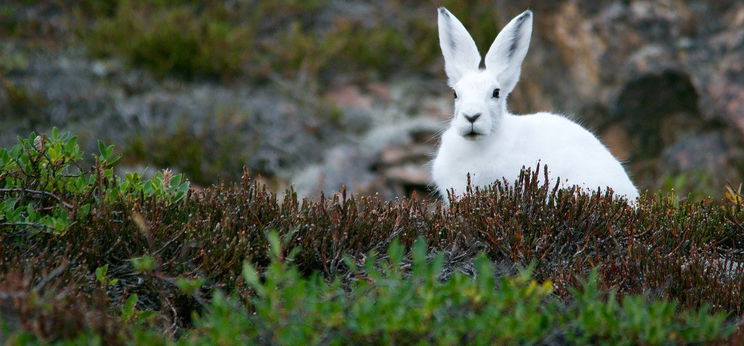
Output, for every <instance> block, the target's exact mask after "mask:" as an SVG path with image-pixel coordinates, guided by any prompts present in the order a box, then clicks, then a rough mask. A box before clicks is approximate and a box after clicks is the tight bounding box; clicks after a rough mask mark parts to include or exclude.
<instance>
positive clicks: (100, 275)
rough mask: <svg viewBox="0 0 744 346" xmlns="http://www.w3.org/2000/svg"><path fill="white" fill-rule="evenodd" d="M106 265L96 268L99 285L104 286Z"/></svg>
mask: <svg viewBox="0 0 744 346" xmlns="http://www.w3.org/2000/svg"><path fill="white" fill-rule="evenodd" d="M108 267H109V265H108V263H107V264H105V265H103V266H100V267H98V268H96V279H97V280H98V282H99V283H101V284H104V285H105V284H106V272H108Z"/></svg>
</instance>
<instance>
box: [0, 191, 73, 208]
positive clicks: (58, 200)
mask: <svg viewBox="0 0 744 346" xmlns="http://www.w3.org/2000/svg"><path fill="white" fill-rule="evenodd" d="M10 192H23V193H29V194H32V195H42V196H47V197H51V198H54V199H55V200H57V202H59V203H61V204H62V206H64V207H65V208H67V209H72V208H73V206H72V204H70V203H67V202H65V201H64V200H63V199H62V198H61V197H59V196H57V195H55V194H53V193H51V192H47V191H40V190H31V189H24V188H10V189H0V193H10Z"/></svg>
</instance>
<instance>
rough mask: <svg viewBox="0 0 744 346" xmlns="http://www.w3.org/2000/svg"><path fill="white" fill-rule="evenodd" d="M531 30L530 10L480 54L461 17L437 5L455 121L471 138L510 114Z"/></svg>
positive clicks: (491, 128) (454, 124)
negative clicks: (483, 55)
mask: <svg viewBox="0 0 744 346" xmlns="http://www.w3.org/2000/svg"><path fill="white" fill-rule="evenodd" d="M531 34H532V12H531V11H529V10H528V11H525V12H523V13H522V14H520V15H519V16H517V17H515V18H514V19H512V20H511V21H510V22H509V24H507V25H506V26H505V27H504V29H503V30H501V32H500V33H499V34H498V36H496V39H495V40H494V41H493V44H492V45H491V48H490V49H489V50H488V53H487V54H486V60H485V68H481V67H480V64H481V55H480V53H479V52H478V48H477V47H476V45H475V41H473V38H472V37H471V36H470V34H469V33H468V31H467V30H466V29H465V27H464V26H463V25H462V23H460V21H459V20H458V19H457V18H455V16H454V15H452V13H450V12H449V11H447V9H445V8H444V7H440V8H439V44H440V46H441V47H442V54H443V55H444V68H445V71H446V73H447V78H448V84H449V86H450V87H452V89H454V92H455V114H454V117H453V118H452V123H451V126H452V127H453V128H455V129H456V130H457V132H458V133H459V134H460V135H462V136H463V137H465V138H466V139H469V140H477V139H481V138H484V137H486V136H488V135H490V134H491V133H492V132H493V131H494V130H496V129H497V128H498V126H499V124H500V123H501V119H503V117H504V115H505V114H506V112H507V110H506V98H507V96H509V93H511V91H512V90H513V89H514V86H515V85H516V84H517V81H518V80H519V73H520V70H521V65H522V60H524V57H525V55H526V54H527V47H528V46H529V44H530V36H531Z"/></svg>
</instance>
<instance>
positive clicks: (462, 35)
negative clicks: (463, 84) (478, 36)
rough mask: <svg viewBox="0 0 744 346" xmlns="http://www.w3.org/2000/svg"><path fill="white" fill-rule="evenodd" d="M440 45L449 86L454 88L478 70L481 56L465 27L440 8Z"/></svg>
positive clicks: (448, 12)
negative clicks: (461, 80) (469, 73)
mask: <svg viewBox="0 0 744 346" xmlns="http://www.w3.org/2000/svg"><path fill="white" fill-rule="evenodd" d="M439 45H440V46H441V47H442V54H443V55H444V70H445V72H446V73H447V78H448V82H447V83H448V84H449V85H450V86H453V85H454V84H455V83H457V81H458V80H460V78H462V76H463V75H464V74H465V73H467V72H468V71H473V70H477V69H478V66H479V65H480V61H481V56H480V53H479V52H478V47H476V45H475V41H473V38H472V37H471V36H470V33H468V31H467V30H466V29H465V26H463V25H462V23H460V21H459V20H458V19H457V18H455V16H454V15H452V13H450V11H447V9H446V8H444V7H440V8H439Z"/></svg>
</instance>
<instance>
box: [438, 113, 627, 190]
mask: <svg viewBox="0 0 744 346" xmlns="http://www.w3.org/2000/svg"><path fill="white" fill-rule="evenodd" d="M501 125H502V126H501V128H500V129H499V130H497V131H498V132H495V133H494V134H493V136H490V137H489V138H487V139H484V140H482V141H472V140H468V139H465V138H463V137H462V136H461V135H459V134H458V133H457V131H456V130H454V129H452V128H450V129H449V130H447V131H445V132H444V134H442V143H441V147H440V149H439V152H438V153H437V157H436V159H435V160H434V167H433V171H432V175H433V179H434V183H435V184H436V185H437V188H438V189H439V193H440V194H441V195H442V196H445V198H446V196H447V191H448V190H450V189H453V190H454V192H455V194H462V193H463V192H464V191H465V189H466V187H467V175H468V174H470V179H471V184H472V185H473V186H486V185H490V184H492V183H493V182H494V181H500V180H501V179H503V178H506V179H507V181H508V182H514V181H515V180H516V179H517V178H518V175H519V173H520V171H521V168H522V167H523V166H524V167H533V168H534V167H536V165H537V163H538V162H540V164H541V165H542V166H545V165H547V168H548V173H549V175H548V176H549V179H551V184H552V183H554V182H555V180H554V179H558V178H560V179H561V181H562V182H564V183H568V184H576V185H580V186H582V187H584V188H585V189H587V190H596V189H597V188H604V187H607V186H610V187H612V188H613V190H614V191H615V193H616V194H618V195H622V196H626V197H627V198H629V199H635V198H636V197H638V191H637V190H636V188H635V186H634V185H633V183H632V182H631V181H630V179H629V178H628V175H627V174H626V173H625V170H624V169H623V167H622V165H621V164H620V163H619V162H618V161H617V160H616V159H615V158H614V157H613V156H612V154H610V152H609V151H608V150H607V148H605V147H604V145H602V143H600V142H599V140H598V139H597V138H596V137H594V135H592V134H591V133H590V132H589V131H587V130H586V129H584V128H583V127H581V126H580V125H578V124H576V123H575V122H573V121H571V120H568V119H566V118H565V117H563V116H560V115H555V114H550V113H537V114H531V115H511V114H509V115H506V116H505V117H504V119H503V123H502V124H501ZM536 131H539V132H540V135H539V136H535V135H534V134H535V132H536ZM486 141H488V142H486ZM473 152H478V153H479V154H478V155H472V153H473ZM453 163H456V164H453ZM540 178H541V179H542V174H541V175H540ZM564 186H565V184H564Z"/></svg>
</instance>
